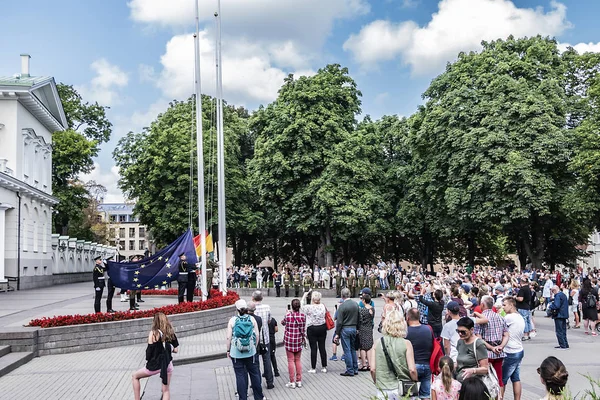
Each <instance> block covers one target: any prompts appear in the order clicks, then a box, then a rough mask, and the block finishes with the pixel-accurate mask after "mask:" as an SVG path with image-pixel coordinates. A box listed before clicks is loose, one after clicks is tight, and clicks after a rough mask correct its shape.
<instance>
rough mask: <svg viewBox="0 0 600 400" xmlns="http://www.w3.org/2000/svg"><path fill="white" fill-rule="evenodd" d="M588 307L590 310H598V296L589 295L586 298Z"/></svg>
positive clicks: (590, 293)
mask: <svg viewBox="0 0 600 400" xmlns="http://www.w3.org/2000/svg"><path fill="white" fill-rule="evenodd" d="M586 305H587V306H588V308H596V295H594V293H592V292H589V293H588V295H587V298H586Z"/></svg>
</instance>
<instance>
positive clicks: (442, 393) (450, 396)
mask: <svg viewBox="0 0 600 400" xmlns="http://www.w3.org/2000/svg"><path fill="white" fill-rule="evenodd" d="M460 387H461V384H460V382H459V381H457V380H456V379H453V380H452V386H451V387H450V393H446V389H445V388H444V383H443V382H442V376H441V375H438V376H437V377H436V378H435V380H434V381H433V384H432V385H431V391H432V392H433V391H435V395H436V398H437V399H438V400H458V396H459V394H460Z"/></svg>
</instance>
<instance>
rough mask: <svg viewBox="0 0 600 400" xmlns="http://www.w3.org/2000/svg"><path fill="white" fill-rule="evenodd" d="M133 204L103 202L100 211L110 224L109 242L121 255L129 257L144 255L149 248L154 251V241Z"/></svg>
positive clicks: (104, 219) (99, 207) (105, 220)
mask: <svg viewBox="0 0 600 400" xmlns="http://www.w3.org/2000/svg"><path fill="white" fill-rule="evenodd" d="M133 207H134V205H133V204H127V203H103V204H99V205H98V212H99V214H100V216H101V218H102V220H103V221H104V222H106V223H107V224H108V242H109V244H110V246H113V247H116V248H117V249H118V250H119V255H120V256H121V257H125V258H127V259H129V258H131V257H132V256H134V255H144V253H145V251H146V250H148V251H149V252H150V253H154V252H155V249H154V243H153V241H152V240H151V236H150V233H149V232H148V229H146V226H145V225H141V224H140V222H139V219H138V218H137V216H136V215H135V214H134V213H133Z"/></svg>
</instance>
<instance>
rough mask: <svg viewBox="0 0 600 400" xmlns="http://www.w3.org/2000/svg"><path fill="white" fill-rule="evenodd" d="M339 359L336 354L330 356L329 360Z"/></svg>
mask: <svg viewBox="0 0 600 400" xmlns="http://www.w3.org/2000/svg"><path fill="white" fill-rule="evenodd" d="M337 359H338V358H337V355H335V354H334V355H332V356H331V357H330V358H329V361H337Z"/></svg>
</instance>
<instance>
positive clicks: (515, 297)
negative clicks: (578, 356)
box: [227, 263, 600, 400]
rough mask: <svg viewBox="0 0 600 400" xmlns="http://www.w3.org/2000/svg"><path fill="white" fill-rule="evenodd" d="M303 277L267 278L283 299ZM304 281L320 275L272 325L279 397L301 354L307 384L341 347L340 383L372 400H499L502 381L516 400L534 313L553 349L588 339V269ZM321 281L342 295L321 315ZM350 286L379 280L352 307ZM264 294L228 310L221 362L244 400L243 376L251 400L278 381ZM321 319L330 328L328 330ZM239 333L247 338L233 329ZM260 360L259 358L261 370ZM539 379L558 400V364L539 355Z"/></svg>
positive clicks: (295, 381) (593, 274)
mask: <svg viewBox="0 0 600 400" xmlns="http://www.w3.org/2000/svg"><path fill="white" fill-rule="evenodd" d="M381 270H384V271H385V273H381ZM309 271H311V269H309V268H306V267H304V268H298V269H293V270H285V271H284V272H283V273H282V274H281V275H279V274H277V273H275V274H274V275H275V278H276V279H274V282H277V278H278V276H280V277H281V278H282V279H281V284H282V286H283V287H284V290H285V295H286V296H288V295H289V293H287V292H288V290H287V288H286V284H285V282H286V279H287V280H288V282H292V283H293V282H294V281H295V276H296V275H300V278H301V279H304V276H306V275H307V274H308V273H309ZM312 272H313V275H312V278H315V277H316V276H317V272H318V276H319V282H318V283H315V280H314V279H313V280H312V281H310V282H309V284H308V285H306V286H304V285H302V286H304V291H303V295H302V296H294V297H296V298H294V299H293V300H292V301H291V302H290V304H289V306H288V311H287V313H286V314H285V316H283V318H281V319H280V325H281V326H282V327H283V329H284V340H283V341H284V348H285V352H286V358H287V361H288V374H289V379H288V383H287V384H286V387H288V388H291V389H298V388H302V387H303V380H302V379H303V370H302V364H301V361H300V359H301V355H302V351H303V350H304V349H305V348H307V347H310V369H309V370H308V371H307V373H309V374H315V373H318V372H317V371H320V373H327V371H328V369H327V363H328V361H332V360H337V350H338V348H339V347H341V349H342V353H343V355H342V356H341V357H342V360H343V361H344V363H345V370H344V372H342V373H341V375H342V376H344V377H348V378H351V377H354V376H356V375H358V374H359V373H360V372H361V371H365V372H366V371H369V372H370V374H371V376H372V378H373V382H374V384H375V388H374V391H375V392H377V396H379V397H380V398H382V399H383V398H387V399H394V398H401V397H402V396H404V395H406V394H409V395H411V396H414V397H415V398H421V399H429V398H433V399H476V398H477V399H480V398H485V397H484V396H489V397H490V398H498V399H502V398H504V393H505V386H506V385H507V384H508V383H509V381H510V382H511V385H512V392H513V396H514V399H517V400H519V399H520V398H521V392H522V388H521V383H520V381H521V378H520V366H521V363H522V361H523V359H524V357H525V349H524V345H523V342H525V341H529V340H534V339H535V337H536V334H537V331H536V323H535V318H540V316H539V314H538V316H536V317H535V318H534V312H535V311H536V310H539V312H540V313H542V318H543V317H548V318H552V319H554V324H555V333H556V338H557V346H556V349H557V350H568V349H569V343H568V340H567V329H568V328H569V327H570V326H572V328H574V329H575V328H579V327H580V326H581V324H582V322H583V327H584V329H583V332H582V333H581V334H586V335H592V336H596V335H597V332H596V326H597V320H598V308H599V305H600V302H598V271H587V270H583V269H579V270H575V271H573V270H569V271H557V272H553V273H550V272H542V271H540V270H527V269H526V270H524V271H516V269H513V268H506V269H503V270H496V269H491V268H478V269H475V268H471V269H459V270H457V271H453V272H450V271H448V270H446V271H441V272H437V273H435V274H422V273H419V272H417V270H416V268H415V269H411V270H409V271H402V270H401V269H400V268H397V267H395V266H393V267H392V266H391V265H390V264H389V263H388V264H383V265H373V266H368V267H364V266H356V267H354V266H349V267H345V266H339V267H331V268H323V269H318V268H315V269H313V270H312ZM359 274H360V275H359ZM323 275H325V276H327V275H329V276H330V277H331V276H333V277H334V279H333V280H332V281H329V282H330V283H332V284H331V287H332V288H335V289H336V292H337V293H339V297H340V300H339V303H338V305H336V309H335V310H331V311H332V312H331V313H330V310H328V309H327V308H326V307H325V305H323V304H322V302H321V300H322V293H321V292H319V291H317V289H319V288H323V289H327V287H328V285H327V282H328V280H327V279H323V284H321V283H320V282H321V280H320V279H321V276H323ZM286 276H287V278H286ZM358 276H360V277H363V279H364V278H367V277H368V278H369V279H373V278H374V277H377V279H376V281H375V285H374V287H371V286H370V285H367V284H364V282H365V281H364V280H363V282H362V283H363V284H362V285H359V286H358V287H362V288H361V290H360V293H359V296H360V300H359V301H354V300H353V299H352V298H353V297H354V293H353V292H354V291H353V288H355V287H356V285H358V282H357V283H356V284H354V281H353V279H352V277H355V278H357V277H358ZM382 277H383V280H380V279H381V278H382ZM392 277H393V285H392V284H391V283H392V281H391V279H392ZM342 279H344V280H342ZM357 279H358V278H357ZM302 283H304V281H302ZM313 288H314V289H313ZM384 288H388V291H386V292H385V293H384V294H383V296H384V300H385V303H384V306H383V309H382V310H381V313H380V316H379V318H376V313H375V303H374V301H373V298H374V297H375V296H376V290H377V289H384ZM373 289H375V290H373ZM547 289H548V290H547ZM278 294H279V293H278ZM262 296H263V295H262V292H261V291H256V292H254V294H253V296H252V302H250V303H249V304H247V303H246V302H245V301H244V300H240V301H238V303H236V307H237V310H238V314H239V315H238V316H236V317H233V318H232V319H231V321H230V322H229V328H228V338H227V347H228V354H229V356H230V357H231V359H232V362H233V365H234V369H235V371H236V382H237V394H238V396H239V398H240V399H242V400H245V399H246V398H247V392H248V377H250V383H251V386H252V389H253V393H254V398H255V399H262V398H263V397H264V393H263V391H262V379H261V375H262V377H264V378H265V380H266V383H267V385H266V387H267V389H270V388H272V387H274V386H273V385H274V383H273V376H278V375H279V370H278V369H277V365H276V362H274V361H276V359H275V357H274V355H275V345H274V343H275V341H274V333H275V331H276V330H277V329H278V323H277V320H276V318H275V317H274V316H273V315H271V310H270V307H269V306H267V305H265V304H263V301H262V300H263V298H262ZM544 312H545V314H544ZM330 317H331V319H332V322H329V321H328V319H329V318H330ZM570 319H572V320H573V324H571V323H570ZM248 321H251V322H248ZM333 321H335V322H333ZM242 324H245V325H246V327H247V329H245V330H244V329H242V328H241V325H242ZM332 324H334V326H333V325H332ZM330 329H334V330H333V333H332V336H333V337H332V342H333V343H332V353H333V354H332V356H331V357H330V358H328V354H327V350H326V347H327V346H326V341H327V333H328V331H329V330H330ZM374 329H378V330H379V331H380V332H381V333H382V335H383V337H382V338H380V340H377V341H375V340H374V335H373V333H374ZM241 339H243V340H241ZM246 339H249V343H250V344H249V345H248V346H247V347H245V348H244V349H246V351H243V350H240V348H242V347H240V346H241V345H240V342H242V341H243V342H245V341H246ZM259 358H262V360H263V363H262V368H261V367H260V365H259V361H258V359H259ZM318 362H320V365H318ZM318 367H320V368H318ZM261 370H262V371H263V372H262V374H261ZM273 371H275V374H273ZM538 372H539V374H540V379H541V380H542V383H544V385H545V386H546V388H547V391H548V394H549V396H550V397H551V398H560V395H561V391H562V389H563V388H564V387H565V385H566V381H567V377H568V373H567V372H566V369H565V367H564V365H563V364H562V363H561V362H560V361H559V360H558V359H556V358H554V357H549V358H547V359H546V360H544V362H543V363H542V365H541V366H540V368H539V369H538Z"/></svg>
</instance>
